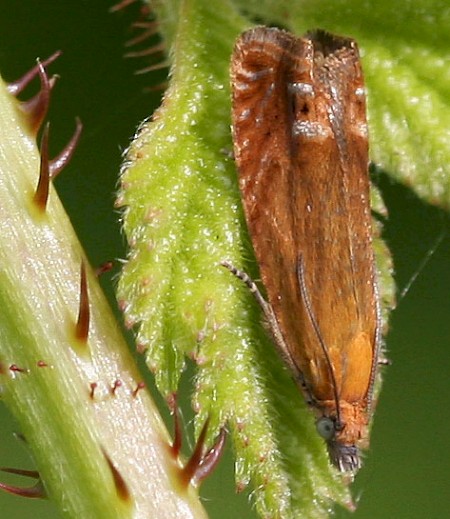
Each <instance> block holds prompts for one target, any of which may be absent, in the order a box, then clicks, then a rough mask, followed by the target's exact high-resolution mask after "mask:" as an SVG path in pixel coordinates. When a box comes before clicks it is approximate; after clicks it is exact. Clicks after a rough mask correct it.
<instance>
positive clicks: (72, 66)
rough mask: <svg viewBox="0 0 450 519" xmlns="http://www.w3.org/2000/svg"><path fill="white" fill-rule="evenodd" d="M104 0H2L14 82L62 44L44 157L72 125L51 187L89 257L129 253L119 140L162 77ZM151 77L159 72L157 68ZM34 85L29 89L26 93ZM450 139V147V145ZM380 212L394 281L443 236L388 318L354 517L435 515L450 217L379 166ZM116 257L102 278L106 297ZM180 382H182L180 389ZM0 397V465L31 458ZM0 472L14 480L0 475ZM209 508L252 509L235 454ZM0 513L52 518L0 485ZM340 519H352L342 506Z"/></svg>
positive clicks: (215, 512) (245, 512)
mask: <svg viewBox="0 0 450 519" xmlns="http://www.w3.org/2000/svg"><path fill="white" fill-rule="evenodd" d="M110 6H111V2H109V1H107V0H96V1H95V2H93V1H89V0H78V1H75V2H54V1H50V0H45V1H32V0H21V1H17V0H0V71H1V74H2V76H3V78H4V79H6V80H13V79H15V78H17V77H19V76H20V75H21V74H23V73H24V72H25V71H26V70H27V69H28V68H29V67H31V66H32V65H33V64H34V60H35V58H36V57H38V56H39V57H41V58H45V57H47V56H48V55H50V54H51V53H53V52H54V51H55V50H57V49H61V50H62V51H63V55H62V57H61V58H59V59H58V61H57V63H55V64H54V65H52V67H51V69H50V71H51V73H57V74H58V75H60V76H61V79H60V80H59V81H58V83H57V85H56V88H55V91H54V96H53V99H52V106H51V110H50V114H49V118H50V120H51V121H52V128H51V156H53V155H55V154H56V153H58V151H59V150H60V149H61V148H62V147H63V146H64V144H65V143H66V141H67V140H68V139H69V137H70V135H71V134H72V131H73V129H74V118H75V116H79V117H80V118H81V119H82V121H83V123H84V132H83V136H82V140H81V143H80V145H79V148H78V150H77V153H76V155H75V157H74V159H73V160H72V163H71V165H70V166H69V167H68V168H67V169H66V170H65V171H64V172H63V174H62V175H61V177H60V178H58V180H57V181H56V184H57V188H58V192H59V194H60V197H61V198H62V200H63V203H64V205H65V207H66V209H67V212H68V213H69V215H70V217H71V220H72V222H73V225H74V227H75V229H76V230H77V233H78V235H79V237H80V240H81V242H82V243H83V244H84V247H85V249H86V251H87V254H88V256H89V258H90V259H91V262H92V264H93V265H98V264H101V263H102V262H104V261H107V260H110V259H113V258H123V257H124V256H125V240H124V238H123V236H121V233H120V226H119V223H118V218H119V215H118V213H117V212H116V211H114V209H113V202H114V191H115V188H116V185H117V178H118V171H119V167H120V163H121V151H122V150H123V149H124V148H125V147H126V146H127V144H128V142H129V140H130V137H131V136H132V134H133V132H134V130H135V128H136V126H137V124H138V122H139V121H141V120H142V119H144V118H145V117H147V116H149V115H150V114H151V113H152V111H153V109H154V108H155V107H156V106H157V105H158V103H159V100H160V95H159V94H158V93H155V92H150V93H149V92H147V93H146V92H144V90H145V88H146V87H148V86H150V85H152V84H155V83H158V81H161V80H162V79H163V78H164V75H163V74H162V73H153V74H152V75H146V76H136V75H134V72H135V71H136V70H137V69H139V68H142V67H144V66H145V65H146V64H147V62H146V61H145V60H143V59H140V60H136V59H135V60H131V59H129V60H125V59H124V58H123V54H124V42H125V41H126V40H127V39H129V38H130V37H131V36H132V34H133V33H132V32H131V30H130V24H131V22H133V21H135V20H136V16H137V10H138V6H137V5H135V6H132V7H130V8H129V9H127V10H125V11H122V12H119V13H116V14H109V13H108V8H109V7H110ZM158 74H159V75H158ZM30 93H33V92H32V91H30ZM449 145H450V143H449ZM377 182H378V183H379V185H380V187H381V189H382V191H383V194H384V196H385V200H386V203H387V206H388V208H389V218H388V220H387V222H386V225H385V236H386V239H387V241H388V244H389V245H390V247H391V249H392V253H393V257H394V262H395V266H396V279H397V282H398V286H399V287H400V288H402V287H404V286H405V285H406V283H407V282H408V280H409V279H410V277H411V276H412V275H413V274H414V273H415V272H416V271H417V269H418V268H419V265H420V263H421V261H422V260H423V258H424V257H425V256H426V255H427V253H428V252H429V251H430V249H431V248H432V247H433V245H434V244H435V242H436V240H437V239H438V237H439V236H440V235H441V234H443V235H444V237H443V240H442V242H441V244H440V245H439V247H438V248H437V249H436V251H435V252H434V253H433V254H432V255H431V257H430V259H429V261H428V263H427V264H426V266H425V267H424V268H423V270H422V271H420V273H419V274H418V276H417V279H416V280H415V282H414V283H413V285H412V287H411V289H410V290H409V292H408V293H407V294H406V295H405V296H404V297H403V298H402V299H401V301H400V302H399V305H398V308H397V309H396V310H395V312H394V313H393V315H392V319H391V323H390V332H389V335H388V337H387V348H388V357H389V359H391V360H392V366H391V367H390V368H389V369H388V370H387V373H386V377H385V383H384V387H383V391H382V394H381V399H380V402H379V406H378V409H377V413H376V419H375V425H374V428H373V433H372V445H371V449H370V455H369V456H368V459H367V461H366V463H365V467H364V469H363V470H362V471H361V473H360V475H359V476H358V478H357V482H356V484H355V487H354V493H355V496H356V498H357V500H359V506H358V509H357V511H356V512H355V513H354V514H351V516H352V517H353V518H354V519H369V518H370V519H378V518H379V519H386V518H394V517H395V518H397V519H402V518H405V519H406V518H407V519H423V518H427V519H433V518H439V519H441V518H442V517H448V516H449V515H450V512H449V510H450V492H449V490H448V485H449V484H448V474H449V468H450V467H449V465H450V447H449V440H448V439H449V438H450V412H449V405H448V402H447V397H448V395H449V393H450V354H449V352H450V268H449V267H450V233H449V230H450V227H449V220H448V217H447V215H446V214H445V213H444V212H442V211H440V210H438V209H436V208H433V207H430V206H427V205H425V204H423V203H421V202H420V201H419V200H418V199H417V198H416V197H415V195H414V194H413V193H412V192H411V191H409V190H408V189H406V188H404V187H403V186H400V185H398V184H395V183H393V182H392V181H391V180H390V179H389V178H388V177H387V176H385V175H380V176H379V178H378V179H377ZM116 274H117V267H116V269H115V270H114V271H113V272H112V273H109V274H107V275H106V276H104V277H103V279H102V283H103V286H104V287H105V290H106V292H107V293H108V295H109V296H110V297H111V304H112V306H115V303H114V300H113V286H114V277H115V275H116ZM188 391H189V389H188V386H186V390H185V392H186V393H187V392H188ZM17 432H20V430H19V428H18V426H17V424H15V423H14V420H13V419H12V417H11V416H10V415H9V413H8V412H7V410H6V409H5V408H4V407H3V406H1V405H0V466H13V467H21V468H29V469H31V468H33V462H32V460H31V458H30V455H29V453H28V452H27V448H26V445H24V444H23V443H22V442H21V441H20V440H18V439H17V438H16V437H15V435H14V433H17ZM0 479H1V480H2V481H9V482H14V483H17V484H21V483H23V480H19V479H17V478H11V477H7V476H4V477H3V475H0ZM202 495H203V496H204V503H205V506H206V508H207V509H208V511H209V513H210V517H211V518H213V519H214V518H215V519H222V518H227V519H228V518H249V517H255V515H254V513H253V511H252V510H251V508H250V506H248V500H249V498H248V495H245V494H244V495H240V496H236V495H235V493H234V486H233V465H232V459H231V456H227V457H226V459H225V460H224V462H223V463H221V465H220V468H219V470H218V471H217V472H216V473H215V474H214V475H213V476H212V477H211V478H210V479H208V480H207V482H206V483H205V484H204V487H203V489H202ZM0 510H1V513H0V517H7V518H11V519H14V518H31V517H33V518H37V519H41V518H49V519H51V518H56V517H59V514H58V513H57V512H56V511H55V510H54V508H53V507H52V505H51V504H50V503H47V502H45V501H29V500H24V499H20V498H17V497H13V496H9V495H7V494H5V493H0ZM336 517H339V518H345V517H350V514H349V513H348V512H345V511H343V510H338V511H337V512H336Z"/></svg>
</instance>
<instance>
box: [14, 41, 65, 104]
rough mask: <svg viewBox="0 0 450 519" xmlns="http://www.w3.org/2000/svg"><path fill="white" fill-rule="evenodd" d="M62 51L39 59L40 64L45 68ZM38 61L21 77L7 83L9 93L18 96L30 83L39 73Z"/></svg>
mask: <svg viewBox="0 0 450 519" xmlns="http://www.w3.org/2000/svg"><path fill="white" fill-rule="evenodd" d="M61 54H62V52H61V51H60V50H57V51H56V52H55V53H53V54H52V55H51V56H50V57H49V58H47V59H44V61H41V63H40V64H41V66H42V67H44V68H46V67H48V66H49V65H50V64H51V63H53V62H54V61H56V59H57V58H59V56H61ZM39 68H40V67H39V61H38V63H37V64H36V65H35V66H34V67H33V68H32V69H31V70H29V71H28V72H26V73H25V74H24V75H23V76H22V77H21V78H19V79H16V81H12V82H11V83H8V85H7V87H6V89H7V90H8V92H9V93H10V94H12V95H13V96H18V95H19V94H20V93H21V92H22V91H23V90H25V88H26V87H27V86H28V85H29V84H30V83H31V81H32V80H33V79H34V78H35V77H36V76H37V75H39Z"/></svg>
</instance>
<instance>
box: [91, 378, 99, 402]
mask: <svg viewBox="0 0 450 519" xmlns="http://www.w3.org/2000/svg"><path fill="white" fill-rule="evenodd" d="M97 386H98V384H97V382H91V383H90V388H91V390H90V392H89V398H90V399H91V400H94V393H95V390H96V389H97Z"/></svg>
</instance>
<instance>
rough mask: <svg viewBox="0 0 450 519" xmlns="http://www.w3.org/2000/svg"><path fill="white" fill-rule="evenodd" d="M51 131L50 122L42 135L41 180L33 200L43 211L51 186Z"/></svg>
mask: <svg viewBox="0 0 450 519" xmlns="http://www.w3.org/2000/svg"><path fill="white" fill-rule="evenodd" d="M49 132H50V123H47V124H46V125H45V128H44V131H43V133H42V137H41V149H40V153H41V165H40V168H39V180H38V185H37V187H36V192H35V193H34V197H33V201H34V203H35V204H36V206H37V207H38V209H39V210H40V211H42V212H44V211H45V208H46V207H47V200H48V191H49V187H50V167H49V160H48V135H49Z"/></svg>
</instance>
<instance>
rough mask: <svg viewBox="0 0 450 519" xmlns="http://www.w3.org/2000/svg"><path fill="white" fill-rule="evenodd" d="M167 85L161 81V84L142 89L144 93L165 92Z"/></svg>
mask: <svg viewBox="0 0 450 519" xmlns="http://www.w3.org/2000/svg"><path fill="white" fill-rule="evenodd" d="M168 86H169V83H168V82H167V81H163V82H162V83H158V84H157V85H154V86H151V87H147V88H145V89H144V91H145V92H163V91H164V90H167V87H168Z"/></svg>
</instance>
